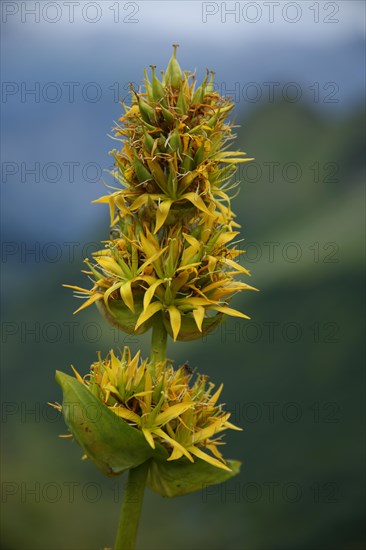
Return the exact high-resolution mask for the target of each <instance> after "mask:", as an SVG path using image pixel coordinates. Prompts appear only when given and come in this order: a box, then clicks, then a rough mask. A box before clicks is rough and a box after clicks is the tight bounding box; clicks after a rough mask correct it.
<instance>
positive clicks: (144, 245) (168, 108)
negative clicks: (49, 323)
mask: <svg viewBox="0 0 366 550" xmlns="http://www.w3.org/2000/svg"><path fill="white" fill-rule="evenodd" d="M151 69H152V75H151V78H150V79H149V77H148V75H147V73H146V72H145V81H144V91H143V92H141V93H138V92H136V91H135V90H132V91H131V94H132V104H131V106H129V107H127V106H126V105H124V109H125V114H124V115H123V116H122V117H121V118H120V119H119V124H118V125H117V126H116V128H115V136H116V139H119V140H120V141H121V142H122V144H123V145H122V148H121V149H120V150H116V149H114V150H113V151H112V152H111V153H112V155H113V157H114V159H115V170H113V172H112V173H113V175H114V178H115V180H116V181H117V182H118V183H119V184H120V187H119V188H118V189H117V190H116V189H114V192H113V193H112V194H109V195H107V196H104V197H102V198H101V199H99V200H98V201H96V202H107V203H108V204H109V207H110V215H111V228H112V229H111V239H110V240H109V241H107V242H106V243H105V248H104V249H103V250H100V251H99V252H96V253H95V254H93V261H89V260H86V263H87V265H88V268H89V271H87V272H86V273H87V274H88V275H89V276H91V279H92V281H93V287H92V289H90V290H87V289H83V288H79V287H75V286H71V288H73V289H74V290H76V291H77V293H78V295H79V296H80V297H86V298H87V300H86V302H85V303H84V304H83V305H82V306H81V307H80V308H79V309H78V310H77V311H79V310H81V309H83V308H84V307H87V306H88V305H90V304H92V303H94V302H95V303H97V305H98V307H99V309H100V310H101V311H102V313H103V314H104V315H105V316H106V317H107V319H108V320H109V321H110V322H111V323H113V324H115V325H117V326H118V327H119V328H121V329H122V330H125V331H126V332H130V333H136V334H140V333H142V332H145V331H146V330H148V329H149V328H150V326H151V323H152V321H153V319H154V318H156V316H157V315H161V316H162V318H163V321H164V324H165V327H166V330H167V331H168V333H169V334H170V335H171V336H172V337H173V338H174V340H177V339H178V340H191V339H195V338H199V337H200V336H202V334H205V333H207V332H209V331H210V330H213V329H214V328H215V327H216V326H217V324H218V323H219V322H220V321H221V320H222V317H223V315H225V314H228V315H234V316H238V317H243V318H247V319H248V317H247V316H246V315H244V314H243V313H240V312H238V311H236V310H234V309H232V308H230V307H228V303H229V301H230V299H231V298H232V296H233V295H234V294H235V293H237V292H239V291H241V290H255V289H254V288H253V287H252V286H249V285H248V284H246V283H243V282H240V281H237V280H235V278H236V277H237V276H238V275H242V274H245V275H249V272H248V271H247V270H246V269H244V268H243V267H242V266H240V265H239V264H238V263H237V262H235V261H234V260H235V258H236V257H237V256H238V255H239V254H240V253H241V252H242V251H241V250H238V249H237V248H236V247H235V243H234V244H230V243H231V241H233V239H234V238H235V237H237V235H238V232H236V231H233V229H235V228H236V227H239V226H238V224H237V223H235V222H234V214H233V213H232V211H231V207H230V198H229V195H228V192H229V191H230V189H233V187H235V186H236V185H237V183H230V181H231V177H232V175H233V174H234V173H235V171H236V165H237V164H238V163H240V162H247V161H249V160H252V159H248V158H243V157H244V155H245V153H242V152H238V151H229V150H227V149H228V146H229V142H230V140H232V139H233V137H234V136H233V133H232V126H233V125H232V124H229V123H227V122H225V121H226V119H227V116H228V114H229V112H230V111H231V109H232V108H233V106H234V104H233V103H232V102H231V101H230V100H229V99H224V98H223V97H221V96H220V95H219V93H218V92H216V91H214V73H211V74H209V73H207V74H206V77H205V79H204V80H203V82H202V83H201V85H200V86H198V87H196V81H195V76H194V74H191V73H189V72H184V73H182V71H181V69H180V67H179V64H178V62H177V60H176V46H174V53H173V55H172V57H171V59H170V61H169V64H168V67H167V70H166V72H165V74H164V73H163V74H162V78H161V80H159V79H158V77H157V76H156V72H155V67H154V66H152V68H151ZM66 286H69V285H66Z"/></svg>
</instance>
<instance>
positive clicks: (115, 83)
mask: <svg viewBox="0 0 366 550" xmlns="http://www.w3.org/2000/svg"><path fill="white" fill-rule="evenodd" d="M37 4H38V6H37ZM74 4H75V6H74V13H73V14H71V11H70V10H71V8H70V6H69V5H68V3H67V2H40V3H37V2H30V1H29V2H3V3H2V10H3V12H2V21H3V25H2V26H3V33H2V41H3V46H4V47H3V49H2V67H3V70H2V78H3V88H2V92H3V96H2V111H3V113H2V115H3V126H2V132H3V133H4V134H6V139H5V140H4V141H3V145H2V159H3V163H5V166H4V165H3V178H2V180H3V184H2V194H3V205H6V206H3V208H4V212H3V217H2V219H3V230H4V231H5V233H4V235H5V238H7V239H9V238H15V239H21V240H27V239H29V240H40V241H49V240H53V239H55V240H63V239H65V240H70V239H72V238H74V239H75V238H76V236H78V237H79V238H80V235H81V234H84V233H87V232H88V230H89V228H90V225H91V224H96V223H98V220H99V222H100V223H102V222H103V220H107V212H106V210H105V209H104V208H103V207H101V206H94V205H91V204H90V201H91V200H92V199H94V198H97V197H98V196H100V195H101V194H103V192H104V188H103V185H102V184H101V183H100V181H99V179H100V178H99V176H100V175H102V170H103V169H104V168H108V167H109V166H110V157H109V156H108V154H107V153H108V151H109V150H110V149H111V148H112V146H113V142H112V141H111V140H110V139H109V138H108V133H109V132H110V129H111V126H112V123H113V120H116V119H117V117H118V116H119V113H120V111H121V108H120V106H119V104H118V99H119V98H120V97H123V96H124V95H125V94H126V93H127V89H128V83H129V82H130V81H133V82H135V83H140V82H141V79H142V76H143V73H142V69H143V67H148V65H149V64H156V65H157V66H158V68H164V67H165V66H166V63H167V60H168V58H169V56H170V52H171V44H172V43H173V42H177V43H179V44H180V46H181V47H180V49H179V59H180V62H181V65H182V67H183V68H185V69H188V68H189V69H194V68H196V69H197V73H198V75H199V76H202V75H203V74H204V71H205V68H206V67H209V68H212V69H214V70H215V71H216V81H217V83H218V86H220V88H221V91H222V92H224V93H225V92H227V93H230V92H232V91H234V93H236V94H237V100H236V111H237V113H239V112H242V111H244V112H246V113H248V112H250V110H251V109H255V108H256V107H257V106H258V105H259V104H262V105H263V104H264V103H266V102H267V103H268V101H269V87H270V84H268V83H271V82H272V83H276V84H275V89H276V93H278V94H279V95H280V96H281V93H282V92H283V86H284V85H285V86H287V85H288V83H291V82H292V83H293V82H294V83H295V87H292V88H291V86H290V87H289V88H287V87H286V88H285V92H286V93H287V92H288V94H289V95H291V94H293V93H295V94H296V93H297V90H298V89H300V92H301V95H302V100H304V101H305V102H308V103H310V104H311V105H312V106H313V107H315V108H318V109H320V110H321V111H322V112H323V113H324V114H327V113H328V114H329V115H330V116H342V114H344V113H345V112H348V111H350V110H352V109H353V108H354V107H355V106H357V105H359V104H360V103H361V102H362V98H363V95H364V70H363V61H364V12H365V5H364V3H363V2H361V1H347V2H344V1H341V2H327V3H324V2H307V1H305V2H300V3H299V2H298V3H296V2H240V3H239V2H236V3H235V2H226V3H219V2H198V1H185V2H167V1H165V2H154V1H152V2H147V1H143V2H140V1H139V2H128V3H123V2H108V1H104V2H76V3H74ZM45 5H48V7H47V9H46V10H45V9H44V6H45ZM225 10H226V11H225ZM230 10H231V11H232V10H234V12H235V13H229V12H230ZM37 18H38V19H39V21H36V19H37ZM70 19H71V20H72V19H73V22H70ZM115 20H117V21H115ZM52 21H54V22H53V23H52ZM93 21H94V22H93ZM291 21H293V22H291ZM317 21H318V22H317ZM67 83H68V84H67ZM70 83H72V84H70ZM250 83H254V84H250ZM278 83H280V84H278ZM71 88H73V90H74V97H73V98H71V91H70V90H71ZM32 89H33V90H34V89H35V90H36V95H34V94H32V93H30V94H29V93H28V94H27V91H29V90H32ZM258 90H259V92H260V94H261V98H260V101H259V100H258V101H255V100H253V97H254V98H255V94H256V93H257V92H258ZM96 94H97V95H96ZM253 94H254V95H253ZM57 96H59V97H57ZM95 97H96V100H95V101H94V98H95ZM327 98H328V99H327ZM332 98H335V101H334V102H333V101H332ZM329 99H330V100H329ZM35 163H39V165H35ZM48 163H51V164H50V165H49V164H48ZM70 163H71V165H70ZM73 163H75V164H73ZM89 163H92V164H89ZM95 164H96V165H97V166H95ZM45 166H46V169H45V170H46V171H44V167H45ZM32 168H33V169H34V168H36V171H37V175H36V176H34V175H32V174H29V173H28V172H27V170H29V169H32ZM84 168H85V170H84ZM72 169H73V170H74V176H73V177H70V171H71V170H72ZM103 176H104V174H103ZM37 179H39V181H36V180H37ZM65 213H67V214H66V218H67V219H65Z"/></svg>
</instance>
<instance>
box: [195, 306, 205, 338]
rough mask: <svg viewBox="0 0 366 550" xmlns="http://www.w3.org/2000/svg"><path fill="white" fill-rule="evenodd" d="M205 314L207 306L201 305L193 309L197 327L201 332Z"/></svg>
mask: <svg viewBox="0 0 366 550" xmlns="http://www.w3.org/2000/svg"><path fill="white" fill-rule="evenodd" d="M204 316H205V308H204V307H202V306H199V307H198V308H196V309H194V310H193V317H194V320H195V321H196V325H197V328H198V330H199V331H200V332H202V323H203V318H204Z"/></svg>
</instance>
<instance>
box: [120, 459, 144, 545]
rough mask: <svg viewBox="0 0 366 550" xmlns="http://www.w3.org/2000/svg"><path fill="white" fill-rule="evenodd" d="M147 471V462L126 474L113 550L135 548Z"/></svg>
mask: <svg viewBox="0 0 366 550" xmlns="http://www.w3.org/2000/svg"><path fill="white" fill-rule="evenodd" d="M148 471H149V461H148V460H147V461H146V462H144V463H143V464H140V466H137V468H131V470H130V471H129V472H128V480H127V486H126V489H125V492H124V495H123V502H122V508H121V515H120V520H119V525H118V531H117V537H116V542H115V545H114V550H133V549H134V548H135V541H136V535H137V528H138V525H139V519H140V513H141V508H142V501H143V498H144V491H145V483H146V478H147V474H148Z"/></svg>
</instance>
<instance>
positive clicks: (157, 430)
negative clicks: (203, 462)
mask: <svg viewBox="0 0 366 550" xmlns="http://www.w3.org/2000/svg"><path fill="white" fill-rule="evenodd" d="M151 431H152V432H153V433H154V434H156V435H159V436H160V437H161V438H162V439H165V441H167V442H168V443H170V444H171V445H172V447H174V448H176V449H178V450H179V451H180V452H181V453H182V454H184V456H186V457H187V458H188V460H190V461H191V462H194V460H193V458H192V456H191V454H190V453H189V452H188V451H187V449H185V448H184V447H183V446H182V445H181V444H180V443H178V441H175V439H173V438H172V437H169V436H168V435H167V434H166V433H165V432H164V431H163V430H162V429H161V428H154V429H153V430H151ZM171 456H172V455H171ZM171 456H170V457H169V458H168V460H174V459H172V458H171Z"/></svg>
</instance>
